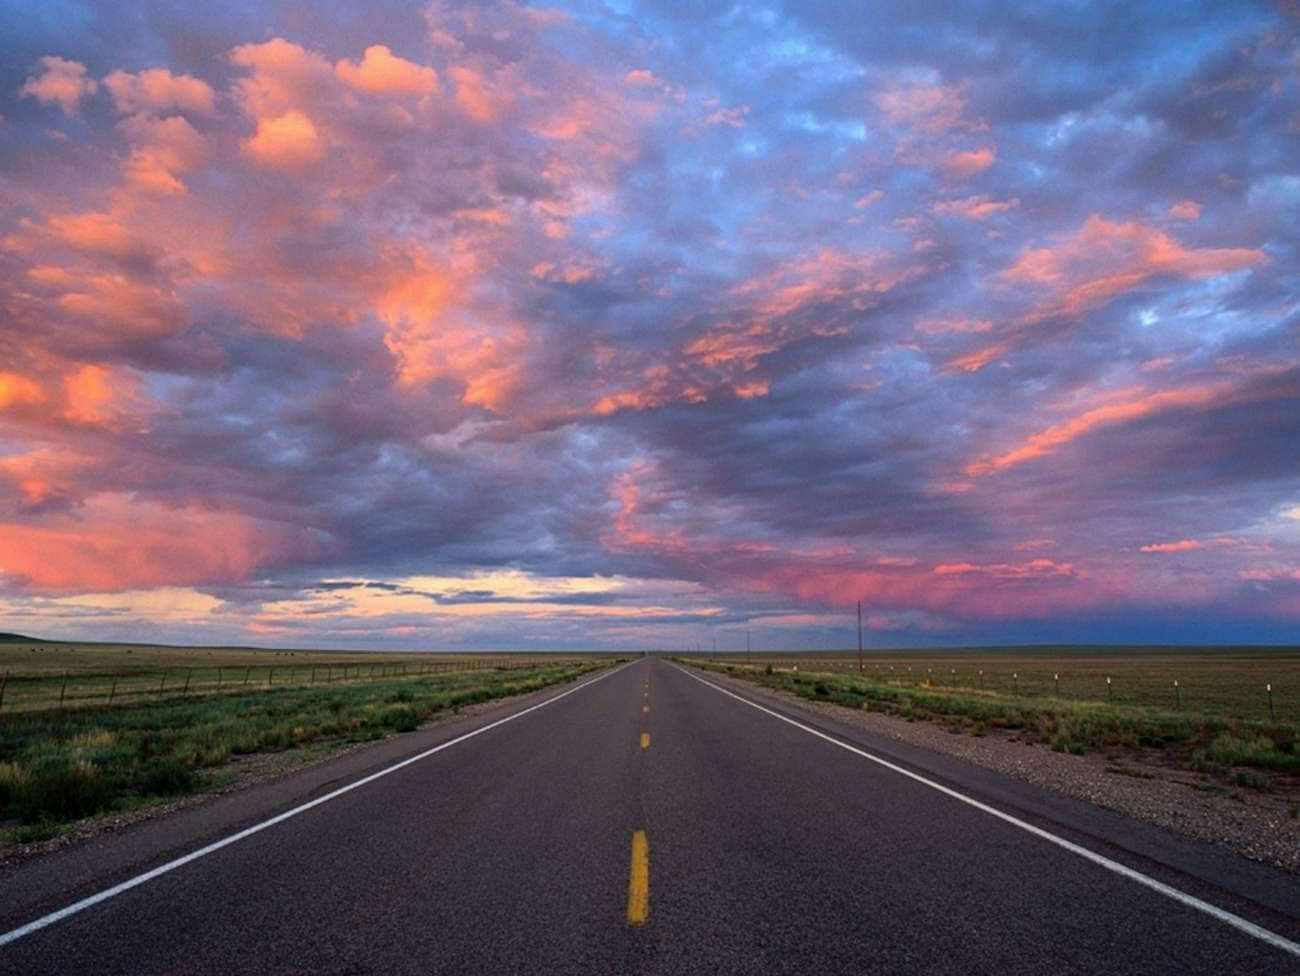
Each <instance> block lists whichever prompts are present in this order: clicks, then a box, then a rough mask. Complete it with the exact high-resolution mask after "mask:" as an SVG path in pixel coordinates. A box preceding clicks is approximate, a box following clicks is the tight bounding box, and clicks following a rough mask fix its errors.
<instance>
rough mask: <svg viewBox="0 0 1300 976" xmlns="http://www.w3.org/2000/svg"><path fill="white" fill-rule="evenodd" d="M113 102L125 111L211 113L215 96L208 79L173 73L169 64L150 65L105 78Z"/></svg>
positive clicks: (119, 72) (113, 73)
mask: <svg viewBox="0 0 1300 976" xmlns="http://www.w3.org/2000/svg"><path fill="white" fill-rule="evenodd" d="M104 87H105V88H107V89H108V90H109V93H110V94H112V96H113V104H114V105H116V106H117V110H118V111H119V112H122V113H124V114H129V115H134V114H137V113H140V112H149V113H152V114H156V115H161V114H164V113H167V112H173V111H177V112H191V113H194V114H196V115H211V114H212V113H213V111H214V110H215V107H216V101H215V99H216V96H215V93H214V92H213V91H212V88H211V86H210V85H208V83H207V82H205V81H202V80H200V79H198V78H194V77H192V76H190V75H174V74H172V73H171V72H170V71H168V70H167V69H166V68H149V69H148V70H146V71H141V72H140V73H139V74H134V75H133V74H130V73H128V72H126V71H114V72H112V73H110V74H109V75H107V76H106V77H105V78H104Z"/></svg>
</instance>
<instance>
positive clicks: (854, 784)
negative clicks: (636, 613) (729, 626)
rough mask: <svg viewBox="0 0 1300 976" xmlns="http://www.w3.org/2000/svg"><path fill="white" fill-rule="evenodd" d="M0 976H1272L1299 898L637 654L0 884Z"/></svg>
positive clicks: (1286, 953)
mask: <svg viewBox="0 0 1300 976" xmlns="http://www.w3.org/2000/svg"><path fill="white" fill-rule="evenodd" d="M0 973H14V974H24V976H39V974H46V973H51V974H53V973H58V974H69V973H96V974H99V973H105V974H107V973H124V974H126V973H129V974H148V973H219V974H222V976H232V974H253V973H277V974H279V973H313V974H314V973H421V974H430V973H466V974H472V973H490V974H507V973H530V974H531V973H584V974H585V973H594V974H605V973H609V974H636V973H682V974H691V973H702V974H708V976H720V974H725V973H808V974H835V973H855V974H862V973H990V974H998V976H1010V974H1015V973H1031V974H1039V973H1051V974H1057V973H1107V974H1121V973H1135V974H1137V973H1140V974H1144V976H1150V974H1162V973H1216V974H1218V973H1222V974H1248V973H1257V974H1261V976H1279V974H1287V973H1300V884H1297V882H1296V879H1295V877H1294V876H1293V875H1289V874H1286V873H1284V872H1282V871H1279V870H1275V869H1272V868H1269V867H1266V866H1264V865H1259V864H1255V863H1252V862H1249V861H1245V860H1243V859H1241V858H1239V857H1236V856H1235V855H1232V854H1229V853H1227V852H1226V851H1223V850H1221V849H1218V848H1215V847H1212V846H1209V845H1205V844H1201V843H1199V842H1196V841H1193V840H1191V839H1187V838H1183V837H1179V836H1175V835H1173V834H1170V833H1167V832H1165V831H1162V830H1159V829H1157V828H1154V827H1150V826H1147V825H1144V824H1141V823H1137V822H1135V821H1132V820H1129V819H1126V818H1124V817H1121V816H1119V815H1116V814H1111V813H1109V812H1107V811H1104V810H1101V809H1099V808H1096V807H1093V806H1090V805H1088V804H1084V803H1079V802H1076V801H1073V800H1069V799H1066V798H1063V797H1059V796H1056V795H1054V794H1049V793H1046V792H1044V791H1041V790H1039V789H1037V788H1034V787H1031V786H1029V785H1027V784H1024V783H1020V782H1017V781H1012V780H1009V779H1006V778H1004V777H1002V776H999V775H998V774H995V773H992V772H990V771H987V770H982V769H978V768H975V767H972V766H968V765H966V764H963V763H961V762H959V761H958V760H955V759H951V758H949V757H944V756H939V755H936V754H934V753H930V752H927V751H925V750H921V749H917V748H913V747H910V746H907V745H904V744H901V743H898V742H894V741H890V740H885V739H881V738H878V737H876V736H873V735H871V734H870V733H868V732H866V731H864V730H861V729H858V728H855V727H849V726H841V725H839V724H837V723H835V722H833V721H832V720H829V719H826V718H823V717H821V716H820V715H816V716H813V715H810V714H809V713H806V712H803V711H801V710H799V709H796V708H792V707H790V706H788V705H784V704H780V703H778V702H776V701H774V700H773V699H772V698H770V697H769V696H768V695H766V693H764V692H762V691H761V690H758V689H746V688H741V687H738V686H734V685H731V684H726V685H723V684H722V683H721V682H720V681H719V680H718V679H716V678H714V677H713V676H711V675H708V674H701V673H699V672H695V671H691V670H688V669H684V668H681V667H678V666H677V665H675V664H672V663H670V662H668V661H665V660H660V659H657V658H652V657H648V658H641V659H637V660H635V661H633V662H632V663H630V664H627V665H623V666H620V667H617V668H613V669H610V670H608V671H602V672H600V673H598V674H596V675H594V676H592V677H589V678H587V679H585V680H583V681H582V682H580V683H577V684H575V685H571V686H567V687H564V688H558V689H557V688H552V689H548V690H545V691H542V692H539V693H537V694H534V695H531V696H529V697H527V698H524V699H521V700H518V701H514V702H511V703H510V704H508V705H506V706H503V707H501V708H498V709H494V710H488V711H485V712H482V713H479V714H477V715H474V716H472V717H469V716H466V717H461V718H457V719H452V720H448V721H443V722H439V723H436V724H434V725H432V726H430V727H428V728H426V729H423V730H421V731H419V732H415V733H411V734H409V735H405V736H400V737H397V738H394V739H390V740H387V741H385V742H382V743H378V744H376V745H373V746H369V747H366V748H362V749H357V750H353V751H351V752H348V753H346V754H344V755H343V756H341V757H339V758H337V759H335V760H333V761H331V762H329V763H324V764H321V765H319V766H316V767H313V768H310V769H306V770H302V771H300V772H298V773H295V774H293V775H291V776H288V777H285V778H283V779H280V780H277V781H275V782H273V783H268V784H263V785H261V786H256V787H252V788H249V789H246V790H242V791H238V792H235V793H231V794H227V795H224V796H220V797H217V798H215V799H211V800H207V801H204V802H202V803H200V804H197V805H194V806H191V807H188V808H186V809H183V810H181V811H180V812H178V813H175V814H173V815H171V816H168V817H164V818H159V819H156V820H153V821H148V822H145V823H143V824H139V825H136V826H134V827H131V828H127V829H124V830H121V831H118V832H116V833H108V834H104V835H101V837H100V838H99V839H97V840H95V841H93V842H91V843H89V844H84V845H79V846H76V847H70V848H68V849H66V850H64V851H60V852H56V853H54V854H51V855H49V856H46V857H43V858H40V859H37V860H33V861H29V862H26V863H23V864H18V865H14V866H10V867H8V868H0Z"/></svg>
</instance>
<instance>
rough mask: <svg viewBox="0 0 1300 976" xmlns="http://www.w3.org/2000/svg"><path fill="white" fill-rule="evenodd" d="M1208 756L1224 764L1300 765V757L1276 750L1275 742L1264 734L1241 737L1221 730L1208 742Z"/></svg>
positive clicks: (1274, 766) (1277, 767)
mask: <svg viewBox="0 0 1300 976" xmlns="http://www.w3.org/2000/svg"><path fill="white" fill-rule="evenodd" d="M1208 754H1209V758H1210V759H1211V760H1213V761H1214V762H1217V763H1220V764H1222V765H1224V766H1268V767H1272V768H1275V769H1286V768H1295V767H1297V766H1300V757H1297V756H1295V755H1294V754H1287V753H1284V752H1280V751H1278V748H1277V744H1276V743H1275V742H1274V741H1273V740H1272V739H1271V738H1269V737H1268V736H1266V735H1259V736H1256V737H1255V738H1253V739H1243V738H1240V737H1239V736H1236V735H1233V734H1232V733H1231V732H1221V733H1219V734H1218V735H1217V736H1215V738H1214V741H1213V742H1211V743H1210V748H1209V752H1208Z"/></svg>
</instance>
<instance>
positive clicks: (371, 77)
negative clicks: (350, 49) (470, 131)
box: [334, 44, 441, 98]
mask: <svg viewBox="0 0 1300 976" xmlns="http://www.w3.org/2000/svg"><path fill="white" fill-rule="evenodd" d="M334 71H335V73H336V74H337V75H338V76H339V79H340V80H341V81H342V82H343V83H344V84H345V85H347V86H348V87H349V88H354V89H356V90H357V91H360V92H365V93H366V94H368V95H388V96H404V97H409V98H422V97H424V96H426V95H433V94H436V93H437V92H438V91H439V90H440V88H441V86H440V85H439V83H438V73H437V72H436V71H434V70H433V68H430V67H427V66H425V65H422V64H416V63H415V62H414V61H407V60H406V59H405V58H400V57H398V56H397V55H395V54H393V52H392V51H390V50H389V49H388V48H387V47H386V46H385V45H383V44H372V45H371V46H370V47H368V48H366V51H365V55H364V56H363V58H362V60H361V63H360V64H357V63H355V62H353V61H348V60H346V59H344V60H341V61H339V62H338V64H336V65H335V66H334Z"/></svg>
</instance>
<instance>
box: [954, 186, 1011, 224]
mask: <svg viewBox="0 0 1300 976" xmlns="http://www.w3.org/2000/svg"><path fill="white" fill-rule="evenodd" d="M1019 206H1020V200H1019V198H1018V197H1012V198H1011V199H1010V200H990V199H989V198H988V196H987V195H986V194H982V193H981V194H978V195H976V196H973V197H965V198H964V199H960V200H940V201H939V202H938V203H936V204H935V205H934V212H935V213H937V214H939V215H940V216H944V217H965V218H966V219H967V220H987V219H988V218H989V217H992V216H994V215H995V214H1000V213H1006V212H1007V211H1009V210H1015V209H1016V208H1017V207H1019Z"/></svg>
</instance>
